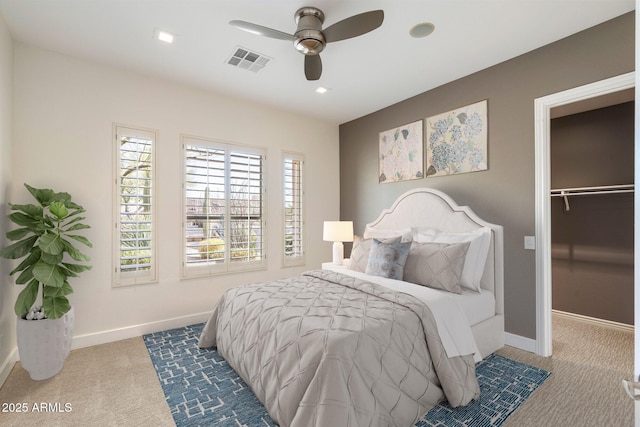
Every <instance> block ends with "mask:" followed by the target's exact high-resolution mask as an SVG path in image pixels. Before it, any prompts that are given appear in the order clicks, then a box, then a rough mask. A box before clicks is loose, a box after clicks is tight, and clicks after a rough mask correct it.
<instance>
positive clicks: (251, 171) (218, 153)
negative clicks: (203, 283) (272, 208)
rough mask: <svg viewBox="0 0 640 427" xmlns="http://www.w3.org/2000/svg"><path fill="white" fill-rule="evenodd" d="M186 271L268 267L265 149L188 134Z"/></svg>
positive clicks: (205, 272)
mask: <svg viewBox="0 0 640 427" xmlns="http://www.w3.org/2000/svg"><path fill="white" fill-rule="evenodd" d="M182 142H183V147H184V156H185V157H184V158H185V163H184V167H185V171H184V205H183V206H184V210H183V211H184V221H183V236H184V238H183V248H184V255H183V268H182V274H183V277H196V276H203V275H209V274H216V273H227V272H233V271H240V270H247V269H260V268H266V247H265V240H264V238H265V235H266V234H265V219H264V205H265V201H264V162H265V155H264V151H263V150H261V149H259V148H253V147H243V146H239V145H231V144H226V143H220V142H216V141H210V140H206V139H200V138H194V137H183V140H182Z"/></svg>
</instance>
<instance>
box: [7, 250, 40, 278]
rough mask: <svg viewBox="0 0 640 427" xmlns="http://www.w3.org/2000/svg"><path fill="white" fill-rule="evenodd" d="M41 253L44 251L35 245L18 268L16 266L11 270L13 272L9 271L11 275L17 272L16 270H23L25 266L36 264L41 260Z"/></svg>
mask: <svg viewBox="0 0 640 427" xmlns="http://www.w3.org/2000/svg"><path fill="white" fill-rule="evenodd" d="M41 253H42V252H41V251H40V248H38V247H34V248H33V249H32V250H31V253H30V254H29V256H28V257H26V258H25V259H23V260H22V262H21V263H20V264H19V265H18V266H17V267H16V268H14V269H13V270H12V271H11V273H9V275H10V276H13V275H14V274H16V272H18V271H22V270H24V269H25V268H27V267H29V266H32V265H34V264H35V263H36V262H38V261H39V260H40V254H41Z"/></svg>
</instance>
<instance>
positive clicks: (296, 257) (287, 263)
mask: <svg viewBox="0 0 640 427" xmlns="http://www.w3.org/2000/svg"><path fill="white" fill-rule="evenodd" d="M291 161H296V162H299V165H300V166H299V170H298V172H299V175H298V182H297V183H295V182H294V183H291V179H292V178H291V177H290V171H289V170H288V167H287V162H291ZM304 170H305V162H304V155H303V154H301V153H294V152H288V151H283V152H282V184H283V185H282V266H283V267H294V266H301V265H305V262H306V260H305V253H306V247H305V244H306V232H305V222H306V221H305V216H306V209H305V199H306V196H305V188H304V184H305V176H304ZM294 180H295V179H294ZM292 185H293V188H292ZM292 192H293V194H291V193H292ZM296 193H297V194H296ZM292 197H293V198H294V199H295V198H298V201H297V204H298V208H297V214H293V215H291V214H290V212H291V209H290V206H289V205H290V204H291V202H292V201H291V198H292ZM294 203H295V202H294ZM292 221H293V222H294V223H295V224H293V225H291V222H292ZM291 227H293V228H294V229H297V230H298V233H297V234H296V235H295V237H294V239H293V240H294V247H297V248H298V250H297V251H296V250H294V253H293V254H291V255H290V254H288V253H287V236H288V235H289V234H290V233H289V230H290V229H291Z"/></svg>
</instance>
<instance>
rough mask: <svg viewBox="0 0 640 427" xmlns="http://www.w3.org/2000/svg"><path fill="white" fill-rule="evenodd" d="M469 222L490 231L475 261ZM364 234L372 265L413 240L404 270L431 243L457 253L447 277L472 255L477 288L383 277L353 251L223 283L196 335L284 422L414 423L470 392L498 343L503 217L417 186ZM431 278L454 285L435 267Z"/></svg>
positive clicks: (459, 276)
mask: <svg viewBox="0 0 640 427" xmlns="http://www.w3.org/2000/svg"><path fill="white" fill-rule="evenodd" d="M474 233H478V234H482V235H483V236H487V238H486V239H485V238H484V237H483V239H482V241H483V242H486V251H484V250H481V251H480V256H481V257H482V258H483V259H482V260H477V259H476V260H475V261H474V263H473V264H471V263H470V262H468V260H470V259H471V258H472V255H471V254H473V256H475V257H477V256H478V251H477V245H475V246H473V247H472V243H473V244H475V242H477V241H478V239H476V238H475V237H474V240H472V243H469V242H468V241H464V239H462V241H460V240H461V239H460V236H466V235H472V234H474ZM364 237H365V239H363V240H362V241H363V242H366V244H371V245H373V247H375V249H372V250H370V252H369V256H370V258H371V259H370V261H371V263H370V264H371V265H374V264H375V262H374V258H375V260H378V261H379V259H378V258H380V259H383V260H382V261H381V263H382V264H381V265H383V266H382V267H381V265H378V264H375V266H377V267H380V268H382V269H383V270H384V269H385V268H388V265H387V264H388V262H387V261H388V259H387V258H389V256H388V255H389V253H388V251H390V250H391V251H396V252H398V253H399V252H402V254H405V253H407V254H408V253H409V251H410V250H411V251H414V249H416V248H417V250H418V251H417V252H415V251H414V252H412V253H413V254H414V255H413V256H410V255H404V256H405V258H404V261H402V264H407V265H409V260H410V259H412V260H413V261H412V262H413V264H411V265H413V266H414V267H415V268H414V267H411V268H409V267H407V271H409V270H411V271H414V270H416V271H418V270H420V269H421V268H423V266H424V265H426V264H427V263H425V262H423V259H422V258H416V254H417V255H418V256H422V254H423V253H427V252H429V251H431V252H429V253H437V254H438V256H443V254H445V255H446V256H445V258H446V259H449V258H451V259H452V260H453V261H451V262H450V265H447V267H446V268H445V267H443V268H440V269H439V270H438V271H442V272H443V273H442V274H441V276H442V277H446V278H449V277H450V276H451V274H453V273H455V274H456V276H455V277H456V280H454V281H456V282H460V283H462V282H463V281H464V280H463V276H466V275H468V273H469V271H471V270H468V269H467V267H468V266H472V265H473V266H475V267H476V268H478V266H481V269H480V270H479V271H473V273H474V275H475V277H476V279H477V283H472V284H471V285H472V286H471V288H473V287H474V286H476V287H477V289H475V290H471V289H466V288H465V289H462V287H461V289H460V292H459V293H458V291H457V290H456V291H455V292H453V291H451V292H449V291H444V290H440V289H432V288H431V287H426V286H420V285H416V284H415V283H409V282H406V281H405V280H404V277H403V278H401V280H399V279H398V276H397V275H396V276H393V274H392V275H391V276H388V277H380V276H379V272H378V271H377V270H375V268H374V267H371V265H369V262H367V267H371V268H368V269H367V270H366V271H365V272H363V271H358V270H359V269H358V267H357V265H356V264H357V262H358V260H357V259H354V257H353V256H352V259H351V261H350V264H349V266H348V267H346V268H345V267H335V268H331V267H330V265H327V264H325V265H324V266H323V267H325V268H324V269H323V270H314V271H309V272H306V273H303V274H302V275H300V276H297V277H293V278H285V279H280V280H276V281H272V282H263V283H256V284H251V285H244V286H240V287H237V288H233V289H231V290H229V291H227V292H226V293H225V294H224V295H223V297H222V298H221V299H220V301H218V303H217V304H216V305H215V307H214V310H213V313H212V315H211V317H210V319H209V320H208V322H207V324H206V325H205V327H204V329H203V332H202V335H201V337H200V342H199V346H200V347H212V346H215V347H217V350H218V352H219V353H220V354H221V355H222V356H223V357H224V358H225V359H226V360H227V362H228V363H229V365H230V366H231V367H232V368H233V369H234V370H235V371H236V372H237V373H238V374H239V375H240V377H241V378H242V379H243V380H244V381H245V382H246V383H247V384H248V385H249V386H250V387H251V389H252V390H253V391H254V393H255V394H256V396H257V398H258V399H259V400H260V401H261V402H262V403H263V405H264V406H265V408H266V409H267V411H268V413H269V415H270V416H271V418H272V419H273V420H274V421H275V422H276V423H278V424H279V425H280V426H292V427H299V426H333V425H340V426H351V425H353V426H356V425H367V426H387V425H397V426H411V425H413V424H414V423H415V422H416V421H417V420H419V419H420V418H421V417H422V416H423V415H424V413H425V412H426V411H428V410H429V409H430V408H431V407H433V406H434V405H435V404H436V403H437V402H439V401H440V400H442V399H444V398H446V399H447V400H448V401H449V404H450V405H451V406H454V407H455V406H461V405H466V404H468V403H469V402H471V401H472V400H473V399H476V398H477V397H478V396H479V387H478V383H477V379H476V376H475V362H477V361H478V360H480V359H481V358H483V357H486V356H487V355H489V354H491V353H492V352H494V351H495V350H497V349H499V348H500V347H502V346H503V344H504V318H503V290H504V287H503V265H502V262H503V261H502V260H503V255H502V248H503V246H502V227H500V226H498V225H494V224H490V223H488V222H486V221H483V220H481V219H480V218H479V217H477V215H475V214H474V213H473V212H472V211H471V210H470V209H469V208H468V207H461V206H458V205H457V204H456V203H455V202H454V201H453V200H452V199H451V198H450V197H449V196H447V195H446V194H444V193H442V192H440V191H437V190H434V189H428V188H420V189H415V190H411V191H409V192H407V193H405V194H403V195H401V196H400V197H399V198H398V199H397V200H396V201H395V203H394V204H393V205H392V206H391V207H390V208H389V209H386V210H384V211H383V212H382V213H381V214H380V216H379V217H378V218H377V219H376V220H375V221H373V222H371V223H369V224H367V226H366V228H365V230H364ZM451 238H453V239H454V242H453V243H451V242H450V241H449V239H451ZM456 239H457V240H456ZM363 247H364V243H363V246H362V247H361V249H362V248H363ZM483 247H484V246H483ZM407 248H409V249H407ZM381 251H382V252H381ZM425 251H426V252H425ZM434 251H435V252H434ZM446 251H448V252H446ZM353 252H356V249H355V247H354V250H353V251H352V255H353ZM361 252H362V251H361ZM396 252H394V253H396ZM381 253H382V254H383V255H384V256H382V257H379V256H378V255H380V254H381ZM461 253H462V255H460V254H461ZM452 254H453V255H452ZM394 256H395V255H394ZM385 257H386V258H385ZM447 257H449V258H447ZM391 258H393V259H394V260H395V261H397V259H396V258H394V257H393V256H392V257H391ZM391 258H389V259H391ZM429 259H430V260H431V259H433V258H429ZM416 260H418V262H417V263H416ZM395 261H393V262H395ZM478 261H480V262H478ZM481 261H484V262H481ZM360 262H362V261H361V260H360ZM433 264H434V265H436V264H437V265H439V264H438V263H436V262H434V263H433ZM444 264H446V263H444ZM444 264H443V265H444ZM416 266H417V267H416ZM469 268H471V267H469ZM392 270H393V269H392ZM432 270H433V269H432ZM432 270H430V273H429V274H430V276H429V274H427V276H429V277H430V278H431V277H432V276H433V271H432ZM452 272H453V273H452ZM374 273H375V274H374ZM387 273H388V271H387V270H385V273H382V275H386V274H387ZM393 273H394V274H395V273H397V272H396V271H395V270H394V271H393ZM416 274H417V277H418V278H419V279H422V278H423V277H424V273H420V272H418V273H416ZM438 274H440V273H438ZM439 277H440V276H439ZM412 280H414V281H415V280H416V279H415V278H413V277H412ZM465 280H466V279H465ZM431 283H432V282H429V284H430V285H431ZM433 283H436V285H439V284H440V283H445V286H449V285H448V284H447V283H448V281H447V280H443V279H441V278H438V280H437V281H435V282H433ZM479 305H481V306H482V307H483V308H482V309H481V310H476V309H475V307H477V306H479Z"/></svg>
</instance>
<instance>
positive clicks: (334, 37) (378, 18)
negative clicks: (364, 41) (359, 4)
mask: <svg viewBox="0 0 640 427" xmlns="http://www.w3.org/2000/svg"><path fill="white" fill-rule="evenodd" d="M383 20H384V12H383V11H382V10H372V11H369V12H364V13H360V14H358V15H353V16H351V17H349V18H346V19H343V20H342V21H339V22H336V23H335V24H333V25H331V26H329V27H327V28H326V29H325V30H323V31H322V33H323V34H324V38H325V40H326V41H327V43H331V42H337V41H340V40H345V39H350V38H352V37H357V36H360V35H362V34H365V33H368V32H369V31H372V30H375V29H376V28H378V27H379V26H380V25H382V21H383Z"/></svg>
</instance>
